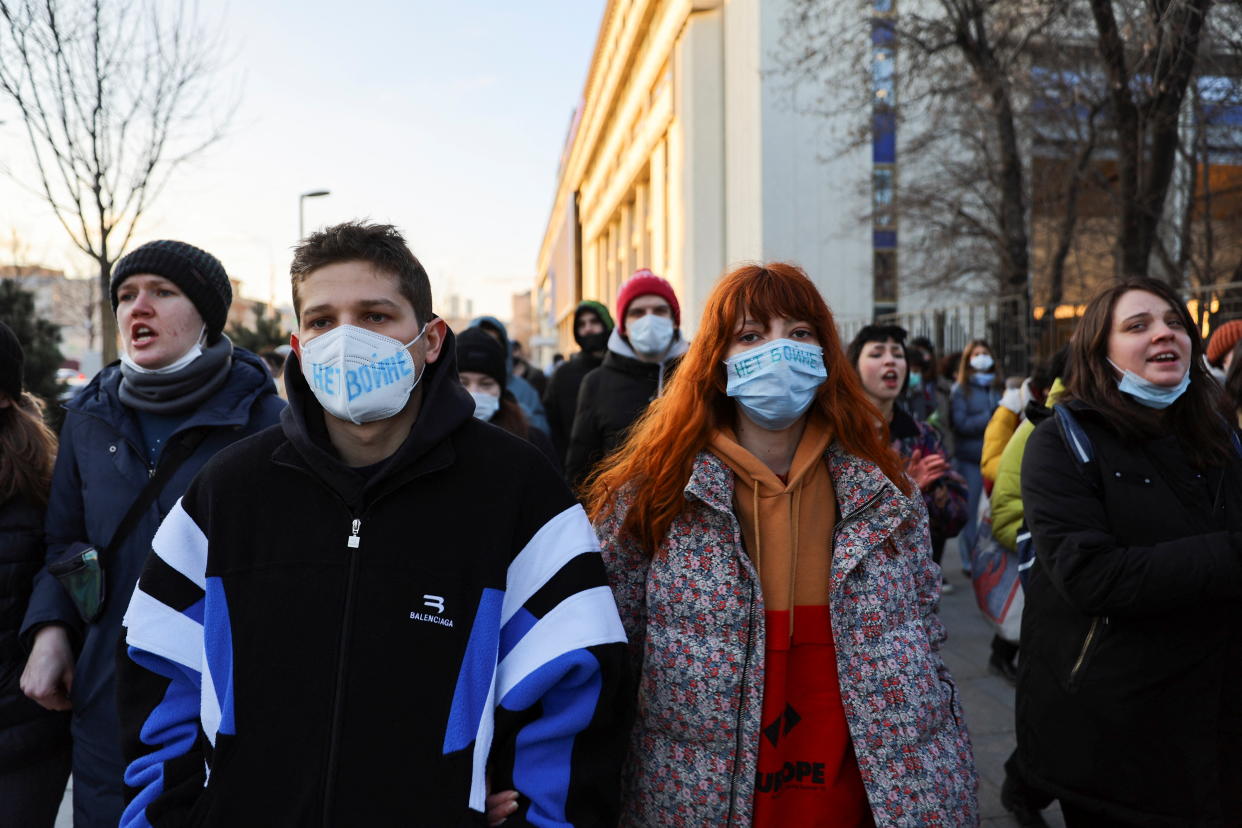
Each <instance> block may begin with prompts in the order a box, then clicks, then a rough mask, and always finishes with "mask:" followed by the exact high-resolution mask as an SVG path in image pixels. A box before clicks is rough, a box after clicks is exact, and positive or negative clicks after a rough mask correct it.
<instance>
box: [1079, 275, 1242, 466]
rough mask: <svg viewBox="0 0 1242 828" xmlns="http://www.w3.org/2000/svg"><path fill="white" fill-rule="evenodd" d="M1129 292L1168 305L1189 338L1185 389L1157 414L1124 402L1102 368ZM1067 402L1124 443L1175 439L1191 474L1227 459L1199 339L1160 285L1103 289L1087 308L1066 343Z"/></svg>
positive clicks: (1111, 372)
mask: <svg viewBox="0 0 1242 828" xmlns="http://www.w3.org/2000/svg"><path fill="white" fill-rule="evenodd" d="M1132 290H1144V291H1147V292H1148V293H1153V294H1155V295H1156V296H1159V297H1160V298H1161V299H1164V300H1165V301H1166V302H1168V303H1169V307H1171V308H1173V310H1174V312H1175V313H1176V314H1177V315H1178V317H1179V318H1180V319H1181V322H1182V326H1183V328H1185V330H1186V334H1187V335H1188V336H1189V337H1190V387H1189V388H1187V389H1186V392H1185V393H1184V394H1182V396H1181V397H1179V398H1178V399H1177V401H1176V402H1174V403H1173V404H1172V405H1170V406H1169V407H1168V408H1166V409H1164V411H1159V410H1157V409H1154V408H1148V407H1147V406H1144V405H1140V404H1138V403H1135V402H1132V401H1131V400H1128V399H1126V398H1125V397H1124V396H1123V395H1122V393H1121V391H1120V390H1118V388H1117V371H1116V369H1114V368H1113V366H1112V365H1110V364H1109V362H1108V338H1109V334H1110V333H1111V332H1112V328H1113V310H1114V309H1115V308H1116V306H1117V300H1119V299H1120V298H1121V297H1122V296H1124V295H1125V294H1127V293H1129V292H1130V291H1132ZM1069 375H1070V376H1069V396H1068V397H1067V399H1068V398H1073V399H1078V400H1082V401H1083V402H1084V403H1086V404H1087V405H1089V406H1091V407H1092V408H1093V409H1095V410H1096V411H1098V412H1100V413H1101V414H1103V415H1104V417H1105V418H1107V420H1108V422H1109V423H1110V424H1111V425H1112V427H1113V428H1114V429H1115V430H1116V431H1117V433H1118V434H1120V435H1121V436H1122V437H1123V438H1124V439H1127V440H1134V441H1144V440H1150V439H1152V438H1154V437H1157V436H1159V435H1161V434H1166V433H1170V432H1171V433H1173V434H1176V435H1177V436H1178V437H1179V438H1180V441H1181V444H1182V447H1183V449H1184V450H1185V452H1186V454H1187V456H1188V457H1189V458H1190V461H1191V462H1192V463H1193V464H1194V465H1195V466H1196V467H1197V468H1201V469H1203V468H1207V467H1209V466H1219V465H1224V464H1225V463H1228V462H1229V461H1230V459H1231V458H1232V457H1233V448H1232V445H1231V443H1230V440H1229V432H1228V430H1227V429H1226V428H1225V425H1224V423H1222V422H1221V418H1220V409H1219V400H1220V394H1221V390H1220V384H1219V383H1217V382H1216V379H1215V378H1214V377H1213V376H1212V375H1211V374H1209V373H1208V370H1207V367H1206V364H1205V363H1204V361H1203V339H1202V338H1201V337H1200V336H1199V328H1198V326H1197V325H1195V323H1194V320H1192V319H1191V318H1190V312H1189V311H1188V310H1187V309H1186V304H1185V303H1184V302H1183V301H1182V299H1181V297H1180V296H1178V295H1177V293H1175V292H1174V290H1173V289H1172V288H1171V287H1169V286H1168V285H1167V284H1165V283H1164V282H1158V281H1156V280H1155V279H1145V278H1130V279H1126V280H1124V281H1122V282H1118V283H1117V284H1115V285H1112V286H1110V287H1107V288H1105V289H1104V290H1102V291H1100V292H1099V293H1097V294H1096V295H1095V298H1093V299H1092V300H1091V301H1090V302H1088V303H1087V310H1086V312H1085V313H1084V314H1083V315H1082V319H1081V321H1079V323H1078V330H1076V331H1075V332H1074V338H1073V339H1072V340H1070V354H1069Z"/></svg>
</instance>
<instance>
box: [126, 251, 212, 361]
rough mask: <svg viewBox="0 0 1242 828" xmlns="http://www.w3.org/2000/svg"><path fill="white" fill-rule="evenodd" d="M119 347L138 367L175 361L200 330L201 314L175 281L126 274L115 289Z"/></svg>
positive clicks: (191, 345) (194, 340) (201, 330)
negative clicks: (126, 277)
mask: <svg viewBox="0 0 1242 828" xmlns="http://www.w3.org/2000/svg"><path fill="white" fill-rule="evenodd" d="M116 324H117V327H118V328H119V329H120V331H121V346H122V347H123V348H124V349H125V353H126V354H127V355H128V356H129V358H130V359H132V360H133V361H134V362H136V363H137V364H138V365H139V366H140V367H142V368H151V369H155V368H163V367H164V366H165V365H171V364H172V363H174V362H176V361H177V360H178V359H180V358H181V357H182V356H184V355H185V352H186V351H188V350H190V348H191V347H193V346H194V344H195V343H196V342H198V339H199V337H200V336H202V333H203V317H201V316H199V314H198V309H197V308H195V307H194V303H193V302H191V301H190V300H189V298H188V297H187V296H186V295H185V294H184V293H182V292H181V289H180V288H179V287H177V285H176V284H174V283H173V282H170V281H169V280H167V279H165V278H163V277H161V276H154V275H152V274H149V273H139V274H135V275H133V276H130V277H129V278H128V279H126V280H125V281H124V282H121V284H120V286H119V287H117V289H116Z"/></svg>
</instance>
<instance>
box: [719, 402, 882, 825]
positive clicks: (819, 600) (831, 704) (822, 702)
mask: <svg viewBox="0 0 1242 828" xmlns="http://www.w3.org/2000/svg"><path fill="white" fill-rule="evenodd" d="M831 440H832V432H831V429H830V428H829V427H828V425H827V424H826V423H824V422H823V421H822V420H821V419H820V418H818V417H811V418H810V419H809V420H808V422H807V426H806V430H805V431H804V432H803V435H802V439H801V441H800V442H799V443H798V448H797V450H796V451H795V453H794V458H793V462H792V463H791V465H790V469H789V474H788V476H787V478H786V479H784V480H782V479H781V478H780V477H778V476H777V475H776V474H775V473H774V472H773V471H772V470H771V469H769V468H768V467H767V466H766V465H765V464H764V463H763V462H762V461H761V460H759V459H758V458H757V457H755V456H754V455H753V454H751V453H750V452H749V451H747V450H746V449H745V448H743V447H742V446H741V445H740V444H739V443H738V442H737V437H736V435H735V434H734V433H733V431H732V430H731V429H722V430H720V431H717V432H716V433H715V434H713V435H712V438H711V442H710V443H709V446H708V447H709V449H710V450H711V452H712V453H713V454H715V455H716V456H717V457H719V458H720V459H721V460H722V461H724V462H725V464H727V465H728V466H729V468H730V469H732V470H733V475H734V490H733V508H734V512H735V513H736V515H737V518H738V522H739V523H740V524H741V527H742V538H743V541H744V542H745V545H746V549H747V553H748V554H749V555H750V557H751V560H753V561H754V563H755V568H756V569H757V570H758V571H759V582H760V586H761V588H762V589H763V601H764V606H765V610H766V611H765V622H766V627H767V652H766V653H765V659H764V685H763V717H762V720H761V721H762V733H761V735H760V739H759V762H758V768H757V774H756V779H755V812H754V821H753V825H754V826H755V828H776V826H788V825H799V826H803V825H805V826H841V828H845V826H849V828H854V826H870V825H873V824H874V823H873V822H872V819H871V809H870V806H869V805H868V804H867V795H866V790H865V789H864V788H863V784H862V778H861V777H860V775H859V772H858V761H857V760H856V759H855V757H854V749H853V747H852V745H851V743H850V736H849V729H848V727H847V725H846V721H845V711H844V708H843V707H842V704H841V688H840V683H839V681H838V678H837V667H836V650H835V648H834V646H833V642H832V621H831V618H830V616H829V611H828V590H829V575H830V574H831V567H832V532H833V528H834V526H835V524H836V496H835V493H834V492H833V488H832V476H831V475H830V474H829V472H828V467H827V465H826V463H825V462H824V451H825V450H826V449H827V448H828V444H829V443H830V442H831Z"/></svg>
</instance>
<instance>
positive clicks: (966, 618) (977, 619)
mask: <svg viewBox="0 0 1242 828" xmlns="http://www.w3.org/2000/svg"><path fill="white" fill-rule="evenodd" d="M944 560H945V566H946V571H947V572H948V575H947V577H948V579H949V581H950V582H951V583H952V584H953V586H954V587H955V589H954V591H953V593H952V594H950V595H944V596H942V597H941V599H940V617H941V619H943V620H944V623H945V627H947V628H948V631H949V640H948V641H947V642H945V646H944V650H943V653H942V655H943V656H944V661H945V664H947V665H948V666H949V670H950V671H951V672H952V673H953V678H954V680H955V681H957V686H958V691H959V693H960V694H961V701H962V708H963V709H964V710H965V712H966V725H967V727H969V728H970V738H971V740H972V741H973V742H974V747H975V763H976V765H977V766H978V768H979V807H980V810H981V813H982V816H983V825H984V826H985V828H1011V827H1012V828H1016V826H1017V825H1018V823H1017V821H1016V820H1014V819H1013V818H1012V817H1011V816H1010V815H1009V813H1008V812H1007V811H1006V810H1005V809H1004V808H1002V807H1001V804H1000V787H1001V783H1002V782H1003V781H1004V779H1005V769H1004V764H1005V760H1006V759H1008V758H1009V754H1010V752H1011V751H1012V750H1013V745H1014V736H1013V688H1012V687H1010V686H1009V684H1007V683H1006V682H1005V680H1004V679H1002V678H1000V677H998V676H994V675H992V674H991V673H989V672H988V670H987V661H988V655H989V654H990V653H991V641H992V628H991V627H990V626H989V625H988V622H987V621H985V620H984V618H983V616H982V615H980V614H979V608H978V607H977V606H976V605H975V598H974V593H972V592H971V590H970V583H969V581H968V580H967V579H966V577H965V576H964V575H962V573H961V570H960V569H959V564H958V560H959V559H958V556H957V544H956V542H955V541H950V542H949V543H948V548H946V549H945V554H944ZM69 785H70V787H69V790H67V791H65V800H64V802H63V803H61V806H60V815H59V816H58V817H57V818H56V828H73V807H72V804H71V802H72V791H73V781H72V780H70V783H69ZM1044 819H1046V820H1047V821H1048V824H1049V825H1050V826H1052V828H1065V822H1064V821H1063V820H1062V819H1061V810H1060V807H1059V806H1057V805H1056V804H1055V803H1054V804H1053V806H1052V807H1051V808H1049V809H1048V810H1046V811H1044Z"/></svg>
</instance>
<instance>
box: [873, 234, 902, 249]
mask: <svg viewBox="0 0 1242 828" xmlns="http://www.w3.org/2000/svg"><path fill="white" fill-rule="evenodd" d="M871 239H872V241H871V246H872V247H874V248H875V249H876V250H891V249H893V248H895V247H897V231H896V230H876V231H874V232H873V233H872V234H871Z"/></svg>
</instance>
